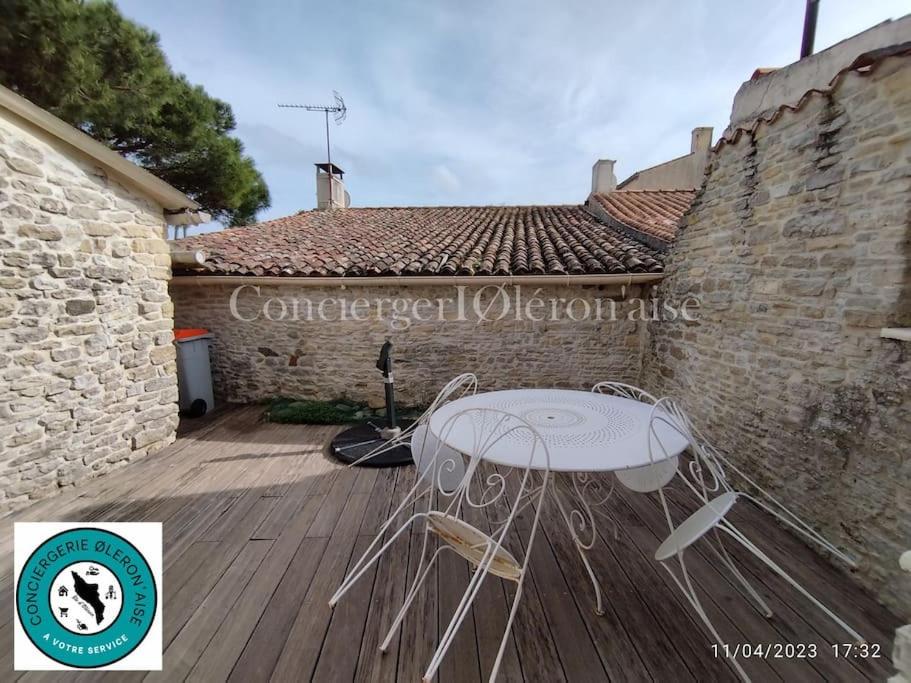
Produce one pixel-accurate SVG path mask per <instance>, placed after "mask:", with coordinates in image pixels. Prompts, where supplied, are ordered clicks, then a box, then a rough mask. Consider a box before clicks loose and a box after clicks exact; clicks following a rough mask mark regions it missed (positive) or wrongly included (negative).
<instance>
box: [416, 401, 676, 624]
mask: <svg viewBox="0 0 911 683" xmlns="http://www.w3.org/2000/svg"><path fill="white" fill-rule="evenodd" d="M652 407H653V406H651V405H650V404H647V403H642V402H639V401H634V400H631V399H628V398H620V397H618V396H608V395H605V394H599V393H593V392H586V391H569V390H563V389H513V390H508V391H491V392H487V393H480V394H474V395H472V396H465V397H464V398H460V399H458V400H456V401H452V402H451V403H447V404H446V405H444V406H442V407H441V408H440V409H439V410H437V411H436V412H435V413H434V414H433V416H432V417H431V418H430V431H431V432H433V433H434V434H435V435H436V436H437V437H438V438H440V439H441V440H442V441H443V442H444V443H446V445H448V446H450V447H452V448H454V449H455V450H457V451H459V452H462V453H469V452H470V451H471V450H472V448H474V434H473V432H472V430H469V429H444V427H445V425H447V423H448V421H449V420H450V418H452V417H453V416H454V415H456V414H457V413H460V412H462V411H465V410H470V409H472V408H490V409H495V410H500V411H503V412H506V413H509V414H511V415H515V416H516V417H519V418H521V419H523V420H525V421H526V422H527V423H528V424H530V425H531V426H532V427H534V428H535V429H536V430H537V431H538V432H539V434H540V435H541V438H542V439H543V441H544V443H545V444H546V446H547V450H548V452H549V456H550V471H552V472H567V473H571V475H572V481H573V486H572V492H571V500H566V499H565V498H564V495H563V494H561V493H559V492H558V491H557V487H556V485H555V483H554V478H553V477H551V478H550V482H551V485H550V486H549V487H548V496H549V498H550V499H552V500H553V501H554V503H555V504H556V506H557V508H558V509H559V511H560V514H561V516H562V517H563V520H564V521H565V522H566V525H567V528H568V529H569V531H570V534H571V535H572V539H573V542H574V543H575V545H576V548H577V550H578V552H579V556H580V557H581V558H582V562H583V564H584V565H585V569H586V571H587V572H588V575H589V577H590V578H591V580H592V585H593V586H594V589H595V598H596V602H597V606H596V612H597V613H598V614H603V613H604V610H603V605H602V600H601V588H600V586H599V585H598V580H597V578H596V576H595V573H594V571H593V570H592V567H591V564H590V563H589V561H588V556H587V552H588V551H589V550H591V548H592V547H593V546H594V544H595V541H596V539H597V536H598V533H597V529H596V525H595V519H594V514H593V507H595V508H597V506H598V505H600V504H602V503H604V502H605V501H606V500H607V498H608V497H609V496H610V492H608V493H607V494H606V495H601V494H598V493H597V491H598V482H597V480H595V479H594V478H593V477H591V476H590V475H591V474H592V473H595V472H611V471H616V470H623V469H630V468H634V467H642V466H644V465H649V464H652V460H651V459H650V457H649V447H648V446H649V441H648V439H649V438H651V439H653V441H652V444H653V445H655V446H657V443H656V441H654V439H656V438H657V439H660V441H661V445H662V446H663V448H658V447H655V448H653V449H652V457H654V458H656V459H657V458H659V457H663V456H664V455H665V454H666V457H668V458H670V457H673V456H675V455H679V454H680V453H681V452H683V450H684V449H685V448H686V447H687V441H686V439H685V437H683V436H682V435H681V434H680V433H679V432H678V431H676V430H675V429H673V428H672V427H669V426H668V425H665V424H663V423H662V422H657V423H656V424H655V431H656V434H657V437H656V436H655V435H653V434H650V432H649V417H650V416H651V413H652ZM444 432H445V433H444ZM516 438H521V437H518V436H517V437H516ZM517 445H518V444H517V443H511V442H510V438H509V435H507V438H503V439H499V440H497V442H496V443H495V444H493V445H492V446H491V447H490V448H489V449H487V451H485V454H484V460H485V461H487V462H491V463H493V464H496V465H504V466H507V467H516V468H521V469H524V468H526V467H528V460H527V457H528V456H527V451H525V452H523V449H521V448H516V447H515V446H517ZM659 454H660V455H659ZM532 468H533V469H536V470H545V469H547V463H546V456H545V455H544V453H543V449H539V450H538V451H537V452H536V455H535V458H534V460H533V461H532ZM611 490H612V489H611ZM593 495H600V497H599V498H598V499H596V500H592V496H593ZM583 535H584V537H583Z"/></svg>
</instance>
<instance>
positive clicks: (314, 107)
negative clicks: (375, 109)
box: [278, 90, 348, 177]
mask: <svg viewBox="0 0 911 683" xmlns="http://www.w3.org/2000/svg"><path fill="white" fill-rule="evenodd" d="M332 95H333V96H334V98H335V104H326V105H321V104H280V105H278V106H279V107H281V108H283V109H304V110H306V111H321V112H323V114H325V116H326V161H327V162H329V175H330V177H331V175H332V151H331V149H330V147H329V114H330V113H331V114H332V118H333V119H335V123H336V125H339V126H340V125H342V121H344V120H345V118H346V117H347V116H348V108H347V107H346V106H345V100H343V99H342V96H341V95H339V94H338V92H337V91H335V90H333V91H332Z"/></svg>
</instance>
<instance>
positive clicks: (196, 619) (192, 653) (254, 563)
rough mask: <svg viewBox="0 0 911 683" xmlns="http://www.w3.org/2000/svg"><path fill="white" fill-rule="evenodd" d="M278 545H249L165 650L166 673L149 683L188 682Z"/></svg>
mask: <svg viewBox="0 0 911 683" xmlns="http://www.w3.org/2000/svg"><path fill="white" fill-rule="evenodd" d="M273 542H274V541H248V542H247V543H246V544H245V545H244V547H243V548H242V549H241V551H240V552H239V553H238V554H237V556H236V557H235V558H234V560H233V561H232V562H231V565H230V566H229V567H228V568H227V570H225V573H224V574H222V575H221V578H219V580H218V582H217V583H216V584H215V586H214V587H213V588H212V590H211V591H210V592H209V594H208V595H207V596H206V598H205V599H204V600H203V601H202V602H201V603H200V604H199V607H198V608H197V609H196V611H195V612H194V613H193V615H192V616H191V617H190V619H188V620H187V623H186V624H185V625H184V627H183V628H181V629H180V632H179V633H178V634H177V635H176V636H175V637H174V638H173V639H172V640H171V641H170V644H168V645H167V647H165V651H164V655H163V657H164V659H165V660H166V661H167V662H168V670H167V671H166V672H155V673H151V674H149V675H148V676H146V678H145V680H146V681H149V682H150V683H151V682H152V681H174V680H184V679H185V678H186V676H187V674H188V673H189V672H190V671H191V670H192V668H193V665H194V664H195V663H196V660H197V659H198V658H199V656H200V655H201V654H202V653H203V651H204V650H205V649H206V647H207V646H208V645H209V643H210V642H211V640H212V638H213V636H214V634H215V633H216V632H217V631H218V630H219V627H221V625H222V623H223V622H224V620H225V619H230V618H231V617H230V613H231V611H232V609H233V607H234V605H235V604H236V602H237V599H238V596H239V595H240V594H241V593H242V592H243V590H244V588H245V587H246V585H247V584H248V583H249V581H250V579H251V578H253V576H254V574H255V573H256V570H257V569H258V568H259V566H260V565H261V564H262V561H263V559H264V558H265V557H266V555H267V553H268V552H269V548H270V547H271V546H272V544H273Z"/></svg>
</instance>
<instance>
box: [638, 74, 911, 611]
mask: <svg viewBox="0 0 911 683" xmlns="http://www.w3.org/2000/svg"><path fill="white" fill-rule="evenodd" d="M909 216H911V59H908V58H892V59H889V60H887V61H885V62H883V63H881V64H880V65H879V67H878V68H877V69H876V70H875V71H874V72H873V73H872V74H871V75H859V74H856V73H852V74H849V75H847V76H845V77H844V79H843V80H842V81H841V83H840V84H839V85H838V87H837V88H836V89H835V90H834V92H833V93H831V94H828V95H814V96H813V97H811V98H810V99H809V100H808V101H807V102H806V104H805V105H804V106H803V107H802V108H801V109H800V110H799V111H796V112H785V113H783V114H782V115H781V117H780V118H779V119H778V120H777V121H775V122H773V123H772V124H769V125H761V126H760V127H759V128H758V130H756V131H755V133H753V134H749V133H744V134H743V135H741V136H740V138H739V139H738V140H737V142H735V143H732V144H725V145H723V146H722V147H721V148H720V149H719V150H718V151H717V152H716V153H715V154H714V155H713V157H712V159H711V160H710V164H709V168H708V171H707V178H706V184H705V186H704V189H703V191H702V193H701V194H700V195H699V196H698V197H697V199H696V201H695V203H694V205H693V207H692V208H691V210H690V213H689V214H688V216H686V217H685V218H684V220H683V227H682V229H681V232H680V235H679V238H678V242H677V244H676V246H675V247H674V249H673V250H672V253H671V255H670V257H669V262H668V264H667V272H668V275H667V277H666V279H665V280H664V282H663V283H662V287H661V295H662V296H665V297H667V296H670V297H675V296H676V297H679V296H682V295H684V294H695V295H697V296H699V297H701V299H702V307H701V309H700V316H699V321H698V322H696V323H688V324H678V323H667V322H666V323H660V324H652V325H650V330H649V333H650V334H649V348H650V352H649V355H648V358H647V359H646V360H645V361H644V363H643V370H644V371H643V383H644V384H645V386H646V387H647V388H649V389H651V390H653V391H656V392H658V393H659V394H670V395H673V396H675V397H677V398H679V399H681V400H682V402H683V403H684V404H685V405H686V406H687V408H688V409H689V410H690V411H691V412H692V414H693V416H694V418H695V421H696V423H697V424H699V425H700V426H702V427H704V428H705V431H706V432H707V433H708V434H709V435H710V436H711V438H712V439H713V440H714V441H715V442H716V444H717V445H718V446H719V447H721V448H722V449H723V450H725V451H726V452H728V453H729V454H730V455H731V456H732V457H733V458H735V459H737V460H738V461H740V463H741V464H743V465H744V466H745V467H746V468H747V469H748V470H749V471H751V472H754V473H755V474H756V476H757V477H758V478H759V479H760V480H761V481H762V482H764V483H765V484H767V485H768V486H769V487H771V489H772V491H774V492H775V493H776V494H778V495H779V496H780V497H781V498H782V499H783V500H785V501H786V502H787V503H788V504H790V505H791V506H793V507H794V508H795V509H796V510H797V511H798V512H799V513H800V514H802V515H803V516H804V517H805V518H807V519H809V520H811V521H812V522H813V523H814V524H816V525H818V527H819V528H820V529H821V530H822V532H823V533H824V534H825V535H827V536H828V537H829V538H831V539H833V540H834V541H835V542H836V543H838V544H841V545H843V546H844V547H845V548H847V549H848V550H849V551H850V552H851V553H853V554H854V555H856V556H857V558H858V559H859V561H860V568H859V570H858V571H857V578H858V580H859V581H860V582H862V583H863V584H865V585H866V586H868V587H870V588H872V589H873V590H874V591H876V592H877V594H878V595H879V596H880V598H881V599H882V600H884V601H885V602H886V603H888V604H889V605H891V606H892V607H893V608H894V609H895V610H896V611H897V612H899V613H900V614H903V615H906V616H907V615H909V613H911V607H909V604H908V602H907V596H908V595H909V594H911V582H909V576H908V575H907V574H903V573H901V572H899V569H898V557H899V555H900V554H901V552H902V551H904V550H905V549H906V548H907V544H908V539H909V538H911V495H909V489H911V458H909V444H911V390H909V389H911V346H909V344H908V342H900V341H895V340H889V339H881V338H880V335H879V332H880V328H882V327H902V326H905V327H907V326H911V278H909V250H911V247H909V240H911V231H909Z"/></svg>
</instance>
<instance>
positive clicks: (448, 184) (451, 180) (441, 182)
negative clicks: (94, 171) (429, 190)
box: [430, 164, 462, 194]
mask: <svg viewBox="0 0 911 683" xmlns="http://www.w3.org/2000/svg"><path fill="white" fill-rule="evenodd" d="M430 173H431V176H432V177H433V180H434V182H435V183H436V184H437V186H438V187H439V188H440V189H441V190H443V191H444V192H446V193H447V194H455V193H457V192H458V191H459V190H460V189H461V188H462V183H461V181H460V180H459V178H458V176H457V175H456V174H455V173H453V172H452V171H450V170H449V169H448V168H446V166H444V165H442V164H437V165H436V166H434V167H433V170H432V171H431V172H430Z"/></svg>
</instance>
